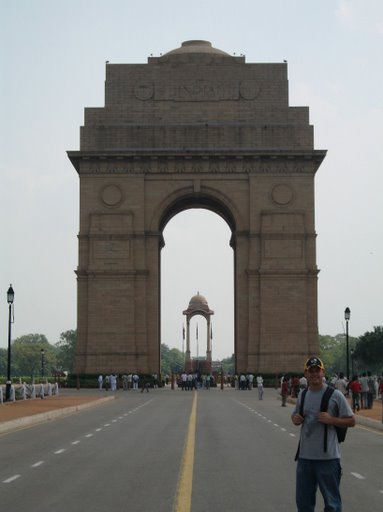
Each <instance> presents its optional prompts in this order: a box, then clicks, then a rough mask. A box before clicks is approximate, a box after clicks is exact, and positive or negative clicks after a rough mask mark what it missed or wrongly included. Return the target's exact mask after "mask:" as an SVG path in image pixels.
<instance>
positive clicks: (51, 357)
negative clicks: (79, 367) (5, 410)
mask: <svg viewBox="0 0 383 512" xmlns="http://www.w3.org/2000/svg"><path fill="white" fill-rule="evenodd" d="M76 334H77V333H76V331H74V330H70V331H65V332H63V333H61V335H60V340H59V341H58V342H57V343H56V344H55V345H51V344H50V343H49V341H48V340H47V338H46V336H45V335H44V334H27V335H25V336H20V337H19V338H17V339H15V340H14V341H13V342H12V347H11V356H12V357H11V359H12V361H11V369H12V372H11V373H12V377H31V379H34V378H36V377H39V376H42V374H43V373H44V375H45V376H51V375H53V374H60V373H61V372H63V371H64V370H65V371H68V372H72V371H73V367H74V359H75V350H76V339H77V336H76ZM42 351H44V352H42ZM7 352H8V351H7V349H4V348H2V349H0V375H7ZM43 367H44V370H43Z"/></svg>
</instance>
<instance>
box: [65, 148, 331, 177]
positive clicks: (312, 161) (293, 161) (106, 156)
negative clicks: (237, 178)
mask: <svg viewBox="0 0 383 512" xmlns="http://www.w3.org/2000/svg"><path fill="white" fill-rule="evenodd" d="M325 156H326V150H295V149H294V150H291V149H290V150H288V149H249V148H248V149H243V148H229V149H227V148H226V149H222V148H216V149H198V148H196V149H188V150H184V149H175V148H167V149H158V148H151V149H150V148H149V149H147V148H144V149H140V150H136V149H132V150H121V151H117V150H110V151H68V157H69V159H70V160H71V162H72V164H73V166H74V167H75V168H76V170H77V172H78V173H79V174H80V175H87V174H90V175H114V174H140V175H142V174H144V175H146V174H188V173H193V174H195V173H200V174H216V173H218V174H230V173H246V174H252V173H254V174H263V173H267V174H286V173H287V174H289V173H292V174H297V173H302V174H315V172H316V170H317V169H318V167H319V166H320V164H321V162H322V161H323V159H324V157H325Z"/></svg>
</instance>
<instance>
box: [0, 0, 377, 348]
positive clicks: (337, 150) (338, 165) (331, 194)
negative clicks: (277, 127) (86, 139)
mask: <svg viewBox="0 0 383 512" xmlns="http://www.w3.org/2000/svg"><path fill="white" fill-rule="evenodd" d="M0 5H1V10H0V19H1V32H0V34H1V35H0V37H1V40H0V52H1V57H0V58H1V78H0V80H1V90H0V105H1V112H0V115H1V127H0V166H1V167H0V194H1V197H0V208H1V231H0V240H1V251H0V255H1V256H0V257H1V265H0V297H1V296H2V297H3V300H2V301H0V347H6V346H7V327H8V309H7V308H8V305H7V301H6V292H7V289H8V286H9V284H10V283H12V285H13V287H14V290H15V323H14V325H13V326H12V329H13V330H12V338H13V339H14V338H16V337H18V336H21V335H24V334H28V333H41V334H45V335H46V336H47V337H48V340H49V341H50V342H51V343H56V342H57V341H58V340H59V336H60V333H61V332H63V331H66V330H68V329H73V328H75V327H76V276H75V274H74V270H75V268H76V266H77V233H78V225H79V222H78V217H79V191H78V187H79V180H78V175H77V173H76V171H75V169H74V168H73V167H72V165H71V163H70V161H69V160H68V158H67V155H66V151H67V150H77V149H79V127H80V126H81V125H82V124H83V112H84V108H85V107H102V106H103V105H104V80H105V61H106V60H109V61H110V62H114V63H146V62H147V57H148V56H149V55H150V54H153V55H159V54H160V53H165V52H167V51H170V50H172V49H174V48H177V47H179V46H180V45H181V43H182V42H183V41H186V40H189V39H206V40H208V41H211V42H212V44H213V46H215V47H216V48H220V49H222V50H224V51H226V52H228V53H234V52H235V53H237V54H239V53H243V54H245V55H246V62H248V63H250V62H282V61H283V60H284V59H286V60H287V61H288V74H289V88H290V105H293V106H306V105H307V106H309V107H310V122H311V123H312V124H313V125H314V128H315V148H316V149H327V150H328V154H327V157H326V159H325V160H324V163H323V164H322V166H321V167H320V168H319V171H318V173H317V175H316V231H317V234H318V238H317V264H318V267H319V268H320V270H321V271H320V274H319V297H318V304H319V332H320V333H321V334H331V335H335V334H337V333H340V332H342V331H343V323H344V309H345V307H346V306H348V307H350V309H351V320H350V324H349V330H350V335H352V336H359V335H361V334H363V333H364V332H366V331H369V330H372V329H373V327H374V326H376V325H382V324H383V307H382V306H383V293H382V290H383V272H382V264H383V236H382V235H383V233H382V231H383V229H382V226H383V200H382V197H383V194H382V192H383V140H382V136H383V129H382V126H383V123H382V119H383V92H382V91H383V66H382V57H383V2H382V1H381V0H349V1H346V0H320V1H319V0H316V1H315V0H268V1H264V0H262V1H259V0H242V1H241V0H239V1H236V2H234V1H228V0H213V1H211V0H209V1H207V0H193V1H189V2H185V1H182V0H161V2H159V1H158V0H146V2H137V1H129V0H105V1H100V0H65V1H64V0H62V1H58V0H33V1H32V0H12V1H11V0H0ZM164 236H165V242H166V246H165V248H164V249H163V251H162V342H163V343H166V344H168V345H169V346H171V347H173V346H174V347H177V348H179V349H181V348H182V323H183V320H184V317H183V315H182V311H183V310H184V309H186V308H187V306H188V303H189V300H190V298H191V297H192V295H194V294H195V293H196V292H197V291H199V292H200V293H201V294H202V295H204V296H205V297H206V298H207V299H208V302H209V306H210V308H211V309H213V310H214V311H215V315H214V317H213V357H214V358H216V357H218V358H221V357H225V356H229V355H231V353H232V352H233V323H234V322H233V253H232V250H231V248H230V247H229V239H230V230H229V228H228V227H227V225H226V224H225V223H224V221H222V219H221V218H220V217H218V216H217V215H215V214H213V213H211V212H207V211H201V210H190V211H187V212H183V213H182V214H179V215H178V216H177V217H175V218H174V219H173V220H172V221H171V222H170V223H169V224H168V225H167V227H166V228H165V231H164ZM1 290H2V291H1ZM1 294H3V295H1ZM198 323H199V332H200V340H199V353H200V355H201V354H203V352H204V351H205V350H206V336H205V325H206V324H205V321H204V320H203V319H202V318H199V319H198ZM194 329H195V327H194V326H193V327H192V334H193V336H192V352H193V353H194V354H195V353H196V341H195V339H194V338H195V331H194ZM202 333H203V334H202Z"/></svg>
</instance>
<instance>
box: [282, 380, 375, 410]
mask: <svg viewBox="0 0 383 512" xmlns="http://www.w3.org/2000/svg"><path fill="white" fill-rule="evenodd" d="M325 379H326V383H327V384H328V385H329V386H331V387H333V388H335V389H338V390H339V391H340V392H341V393H342V394H343V395H344V396H345V397H350V398H351V404H352V410H353V412H355V411H359V410H361V409H372V407H373V402H374V399H379V398H381V399H382V400H383V374H382V375H381V376H380V377H379V376H377V375H372V373H371V372H370V371H366V372H363V373H362V374H361V375H357V374H355V375H353V376H352V378H351V379H350V380H348V379H347V377H346V376H345V375H344V374H343V373H342V372H339V373H335V374H334V375H333V377H331V378H329V379H328V378H327V377H325ZM305 388H307V379H306V377H305V375H303V374H302V375H293V376H292V377H286V376H282V377H281V380H280V390H281V396H282V406H286V402H287V398H288V397H292V398H297V397H298V395H299V392H300V391H301V390H302V389H305Z"/></svg>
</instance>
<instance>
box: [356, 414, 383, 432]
mask: <svg viewBox="0 0 383 512" xmlns="http://www.w3.org/2000/svg"><path fill="white" fill-rule="evenodd" d="M355 421H356V424H357V425H363V426H364V427H370V428H374V429H376V430H383V422H380V421H378V420H373V419H371V418H365V417H364V416H357V415H355Z"/></svg>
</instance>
